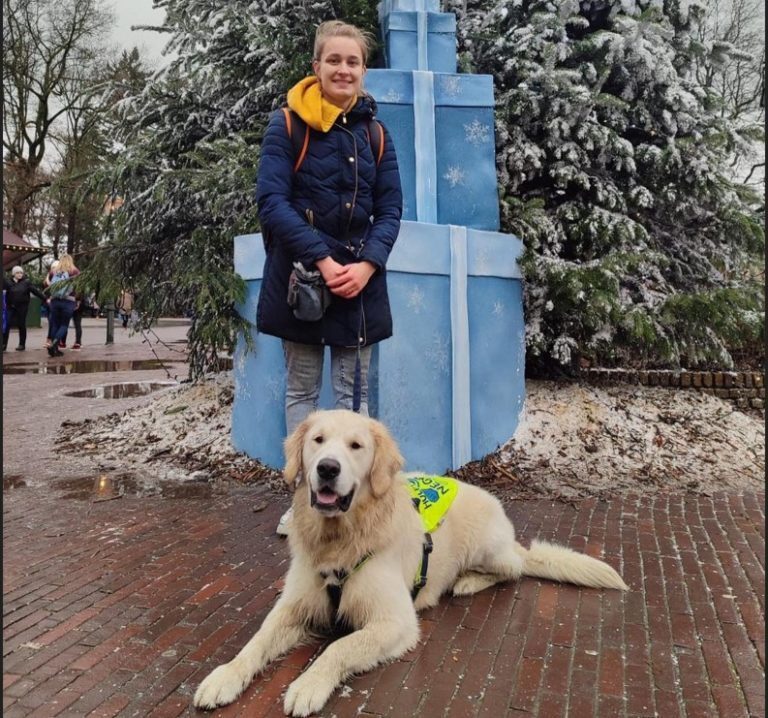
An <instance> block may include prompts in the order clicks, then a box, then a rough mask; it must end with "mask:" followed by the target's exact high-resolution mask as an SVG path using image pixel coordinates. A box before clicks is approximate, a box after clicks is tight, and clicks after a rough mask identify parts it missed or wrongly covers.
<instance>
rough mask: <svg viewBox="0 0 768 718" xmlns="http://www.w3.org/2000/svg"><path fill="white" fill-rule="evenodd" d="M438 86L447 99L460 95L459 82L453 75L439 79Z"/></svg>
mask: <svg viewBox="0 0 768 718" xmlns="http://www.w3.org/2000/svg"><path fill="white" fill-rule="evenodd" d="M440 86H441V88H442V90H443V92H444V93H445V94H446V95H448V97H458V96H459V95H460V94H461V80H460V79H459V78H458V77H456V76H455V75H454V76H448V77H443V78H441V80H440Z"/></svg>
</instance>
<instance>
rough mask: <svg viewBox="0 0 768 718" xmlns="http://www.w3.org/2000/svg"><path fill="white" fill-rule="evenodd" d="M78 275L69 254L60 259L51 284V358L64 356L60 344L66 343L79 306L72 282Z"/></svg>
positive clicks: (49, 353) (49, 351)
mask: <svg viewBox="0 0 768 718" xmlns="http://www.w3.org/2000/svg"><path fill="white" fill-rule="evenodd" d="M78 274H80V270H79V269H78V268H77V267H76V266H75V262H74V260H73V259H72V257H71V256H70V255H69V254H63V255H62V256H61V257H59V265H58V267H57V268H56V272H55V273H54V274H53V276H52V277H51V278H50V283H49V293H50V295H51V298H50V301H49V308H50V319H49V321H50V327H51V331H50V333H51V346H49V347H48V355H49V356H51V357H60V356H64V353H63V352H62V351H61V349H60V348H59V344H60V343H61V344H62V345H63V344H64V342H65V341H66V336H67V329H68V327H69V320H70V319H72V315H73V314H74V312H75V307H76V305H77V300H76V299H75V290H74V288H73V286H72V282H71V280H72V279H73V278H74V277H76V276H77V275H78Z"/></svg>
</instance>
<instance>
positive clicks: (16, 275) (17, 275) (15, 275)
mask: <svg viewBox="0 0 768 718" xmlns="http://www.w3.org/2000/svg"><path fill="white" fill-rule="evenodd" d="M23 276H24V272H14V273H13V278H14V279H15V280H16V281H17V282H20V281H21V278H22V277H23Z"/></svg>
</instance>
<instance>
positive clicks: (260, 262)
mask: <svg viewBox="0 0 768 718" xmlns="http://www.w3.org/2000/svg"><path fill="white" fill-rule="evenodd" d="M451 226H452V225H447V224H430V223H427V222H410V221H405V220H404V221H403V222H401V223H400V234H399V235H398V239H397V242H395V246H394V247H393V248H392V252H391V254H390V256H389V261H388V262H387V271H388V272H404V273H411V274H436V275H445V276H448V275H450V273H451V247H450V233H451ZM466 237H467V274H468V276H470V277H500V278H503V279H520V278H521V276H522V275H521V273H520V267H519V266H518V259H519V258H520V255H521V254H522V251H523V243H522V242H521V241H520V239H518V238H517V237H515V236H514V235H511V234H502V233H500V232H489V231H485V230H480V229H472V228H467V229H466ZM265 257H266V253H265V252H264V243H263V242H262V238H261V235H260V234H245V235H240V236H238V237H235V271H236V272H237V273H238V274H239V275H240V276H241V277H242V278H243V279H245V280H258V279H261V278H262V276H263V271H264V259H265Z"/></svg>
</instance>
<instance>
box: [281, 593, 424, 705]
mask: <svg viewBox="0 0 768 718" xmlns="http://www.w3.org/2000/svg"><path fill="white" fill-rule="evenodd" d="M418 640H419V626H418V620H417V618H416V612H415V611H414V610H413V608H412V606H411V611H410V613H409V615H408V618H407V619H401V620H397V621H393V620H386V619H385V620H378V621H372V622H370V623H368V624H367V625H366V626H365V627H363V628H362V629H360V630H359V631H354V632H353V633H350V634H349V635H348V636H344V638H340V639H338V640H337V641H334V642H333V643H331V645H330V646H328V648H327V649H326V650H325V651H324V652H323V653H322V654H321V655H320V656H319V657H318V658H317V659H316V660H315V662H314V663H313V664H312V665H311V666H310V667H309V668H308V669H307V670H306V671H305V672H304V673H303V674H302V675H301V676H299V677H298V678H297V679H296V680H295V681H294V682H293V683H291V685H290V686H289V687H288V691H287V692H286V694H285V702H284V704H283V708H284V711H285V713H286V715H290V716H308V715H311V714H312V713H316V712H317V711H319V710H320V709H321V708H322V707H323V706H324V705H325V704H326V702H327V701H328V699H329V698H330V697H331V694H332V693H333V691H334V690H335V689H336V686H338V685H339V684H340V683H341V682H342V681H343V680H344V679H345V678H346V677H347V676H350V675H352V674H353V673H363V672H364V671H368V670H370V669H371V668H373V667H374V666H377V665H378V664H379V663H383V662H384V661H387V660H391V659H393V658H397V657H398V656H401V655H403V653H405V652H406V651H408V650H410V649H411V648H413V647H414V646H415V645H416V643H417V642H418Z"/></svg>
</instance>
